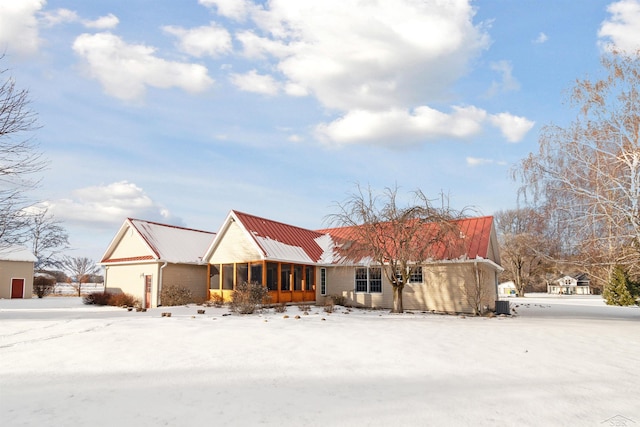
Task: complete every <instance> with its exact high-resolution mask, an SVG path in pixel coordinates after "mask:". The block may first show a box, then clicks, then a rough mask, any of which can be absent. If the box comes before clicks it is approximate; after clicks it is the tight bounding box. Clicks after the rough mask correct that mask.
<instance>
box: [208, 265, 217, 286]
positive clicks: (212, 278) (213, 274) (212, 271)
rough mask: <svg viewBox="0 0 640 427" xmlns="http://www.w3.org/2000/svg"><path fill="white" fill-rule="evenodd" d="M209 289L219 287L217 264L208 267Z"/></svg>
mask: <svg viewBox="0 0 640 427" xmlns="http://www.w3.org/2000/svg"><path fill="white" fill-rule="evenodd" d="M209 289H220V269H219V268H218V266H217V265H212V266H211V267H210V268H209Z"/></svg>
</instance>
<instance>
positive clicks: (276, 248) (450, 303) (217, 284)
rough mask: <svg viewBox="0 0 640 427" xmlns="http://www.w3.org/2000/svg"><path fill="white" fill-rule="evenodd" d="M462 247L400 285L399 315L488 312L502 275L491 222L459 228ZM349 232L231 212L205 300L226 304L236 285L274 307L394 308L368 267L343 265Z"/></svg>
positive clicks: (209, 255)
mask: <svg viewBox="0 0 640 427" xmlns="http://www.w3.org/2000/svg"><path fill="white" fill-rule="evenodd" d="M456 226H457V228H458V229H459V232H460V241H461V242H462V245H460V247H459V248H456V249H455V250H444V249H443V250H439V251H437V255H435V256H434V258H433V259H431V260H430V261H429V262H427V263H424V264H423V265H422V266H420V267H419V268H417V269H416V271H415V272H414V274H413V275H412V277H411V281H410V283H407V284H405V287H404V293H403V302H404V308H405V309H409V310H435V311H440V312H473V307H472V306H473V304H474V302H473V301H472V300H473V299H474V298H481V300H482V305H483V306H487V307H488V308H491V309H493V308H494V306H495V300H496V299H497V283H498V281H497V277H498V274H499V273H500V272H501V271H502V268H501V267H500V265H499V263H500V257H499V251H498V245H497V239H496V234H495V229H494V227H493V218H492V217H482V218H468V219H463V220H459V221H456ZM348 235H349V230H348V229H347V228H334V229H327V230H319V231H313V230H307V229H303V228H300V227H295V226H292V225H288V224H283V223H280V222H277V221H273V220H269V219H266V218H260V217H257V216H253V215H249V214H245V213H242V212H238V211H231V212H230V213H229V215H228V216H227V218H226V219H225V221H224V223H223V225H222V227H221V228H220V230H219V231H218V233H217V234H216V237H215V239H214V241H213V242H212V244H211V247H210V248H209V249H208V250H207V252H206V253H205V256H204V261H205V262H207V263H208V264H209V275H208V276H209V283H208V288H209V295H211V296H213V295H214V294H218V295H221V296H223V297H224V298H225V299H228V298H229V297H230V295H231V292H232V291H233V289H234V286H236V285H237V284H238V283H242V282H243V281H251V282H254V281H255V282H259V283H262V284H264V285H265V286H266V287H267V288H268V289H269V293H270V295H271V298H272V299H271V301H272V302H274V303H287V302H305V301H308V302H312V301H314V302H315V303H318V304H324V303H325V301H326V300H327V299H328V298H330V297H331V296H335V295H339V296H341V297H343V298H344V299H345V301H346V303H348V304H352V305H357V306H363V307H371V308H391V307H392V305H393V291H392V287H391V284H390V283H389V282H388V281H387V280H386V278H385V277H384V275H383V274H382V272H381V267H380V266H376V265H371V264H370V261H367V260H365V259H363V261H362V262H356V263H345V262H344V259H343V257H341V256H340V255H339V254H338V253H337V248H338V246H339V245H340V244H343V243H344V241H345V236H348Z"/></svg>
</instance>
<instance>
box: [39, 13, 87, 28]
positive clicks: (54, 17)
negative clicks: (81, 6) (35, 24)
mask: <svg viewBox="0 0 640 427" xmlns="http://www.w3.org/2000/svg"><path fill="white" fill-rule="evenodd" d="M40 17H41V18H40V19H41V20H42V22H43V23H44V25H46V26H53V25H58V24H64V23H67V22H77V21H79V20H80V17H79V16H78V14H77V13H76V12H75V11H73V10H70V9H56V10H54V11H51V12H49V11H46V12H42V13H41V14H40Z"/></svg>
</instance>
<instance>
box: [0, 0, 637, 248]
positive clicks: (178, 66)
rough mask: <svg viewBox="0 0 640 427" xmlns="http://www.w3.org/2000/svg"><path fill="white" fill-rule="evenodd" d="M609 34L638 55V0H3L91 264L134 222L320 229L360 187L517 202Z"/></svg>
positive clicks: (53, 180) (21, 78)
mask: <svg viewBox="0 0 640 427" xmlns="http://www.w3.org/2000/svg"><path fill="white" fill-rule="evenodd" d="M612 45H613V46H616V47H617V48H619V49H623V50H628V51H634V50H635V49H637V48H639V47H640V0H621V1H600V0H590V1H575V0H548V1H533V0H531V1H529V0H520V1H515V0H484V1H482V0H478V1H466V0H451V1H445V2H443V1H435V0H422V1H418V0H406V1H405V0H402V1H401V0H377V1H374V0H370V1H369V0H325V1H322V2H312V1H300V0H273V1H250V0H182V1H180V2H176V1H168V0H162V1H158V0H127V1H124V0H108V1H107V0H92V1H80V0H49V1H47V0H21V1H19V2H16V1H15V0H0V47H1V48H2V49H3V50H4V51H5V52H6V56H5V58H4V59H3V60H2V64H1V65H2V67H3V68H8V69H9V73H10V74H11V76H13V77H14V78H15V80H16V82H17V84H18V86H19V87H21V88H26V89H28V90H29V92H30V95H31V98H32V101H33V103H32V108H33V110H34V111H36V112H37V113H38V115H39V122H40V125H41V126H42V127H41V128H40V129H39V130H37V131H36V132H35V133H34V135H33V137H34V139H35V141H37V142H38V143H39V144H40V148H41V150H42V151H43V153H44V155H45V157H46V158H47V159H49V161H50V164H49V168H48V169H47V170H46V171H43V172H42V174H41V178H42V183H41V185H40V187H39V188H38V189H37V190H35V191H34V192H33V193H32V194H31V196H32V197H33V198H34V199H35V200H38V201H40V202H41V203H43V204H44V205H46V206H48V207H49V209H50V210H51V211H52V212H53V213H54V214H55V215H56V217H57V218H59V219H61V220H63V221H64V225H65V226H66V228H67V229H68V231H69V233H70V237H71V239H70V240H71V245H72V249H73V250H72V251H70V252H69V254H70V255H73V256H89V257H92V258H94V259H96V260H97V259H98V258H100V256H101V255H102V253H103V251H104V250H105V249H106V247H107V245H108V244H109V242H110V240H111V238H112V237H113V236H114V235H115V233H116V231H117V229H118V227H119V226H120V225H121V223H122V222H123V221H124V219H125V218H127V217H135V218H141V219H148V220H154V221H159V222H165V223H173V224H177V225H183V226H187V227H192V228H197V229H204V230H211V231H216V230H217V229H218V227H219V226H220V225H221V223H222V220H223V219H224V217H225V216H226V214H227V213H228V212H229V210H231V209H236V210H241V211H244V212H248V213H251V214H255V215H259V216H264V217H267V218H271V219H275V220H279V221H282V222H286V223H290V224H294V225H299V226H302V227H307V228H312V229H313V228H322V227H323V226H325V224H324V223H323V218H324V217H325V216H326V215H327V214H329V213H331V212H332V211H333V209H334V208H333V205H334V203H335V202H336V201H342V200H344V198H345V197H346V195H347V193H348V192H350V191H352V190H353V189H354V185H355V183H360V184H362V185H371V187H372V188H374V189H383V188H384V187H385V186H394V185H396V184H397V185H398V186H399V187H400V191H401V192H407V193H408V192H409V191H411V190H414V189H417V188H419V189H421V190H422V191H423V192H424V193H425V194H427V195H431V196H433V197H438V194H439V193H440V192H445V193H448V194H449V196H450V204H451V205H452V206H453V207H456V208H462V207H467V206H471V207H475V208H476V209H477V210H478V212H479V213H480V214H483V215H490V214H493V213H494V212H496V211H498V210H501V209H509V208H513V207H515V206H516V188H517V183H515V182H513V181H511V179H510V170H511V169H512V168H513V167H514V166H515V165H517V164H518V162H519V161H520V160H521V159H522V158H524V157H525V156H526V155H527V154H528V153H529V152H531V151H535V150H536V149H537V138H538V135H539V132H540V129H541V127H542V126H544V125H546V124H550V123H556V124H561V125H562V124H567V123H568V122H569V121H570V120H571V119H572V118H573V117H575V111H574V110H571V109H570V107H569V106H568V105H567V104H566V103H565V102H564V101H565V93H566V91H567V89H569V88H570V87H571V85H572V82H574V81H575V79H576V78H584V77H587V76H597V75H598V73H599V72H600V64H599V58H600V56H601V55H602V53H603V52H605V51H606V50H607V49H609V48H610V46H612Z"/></svg>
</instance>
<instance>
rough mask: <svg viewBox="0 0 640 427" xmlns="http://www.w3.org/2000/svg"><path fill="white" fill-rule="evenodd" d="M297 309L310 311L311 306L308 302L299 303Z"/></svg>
mask: <svg viewBox="0 0 640 427" xmlns="http://www.w3.org/2000/svg"><path fill="white" fill-rule="evenodd" d="M298 310H300V311H311V306H310V305H309V304H300V305H299V306H298Z"/></svg>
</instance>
